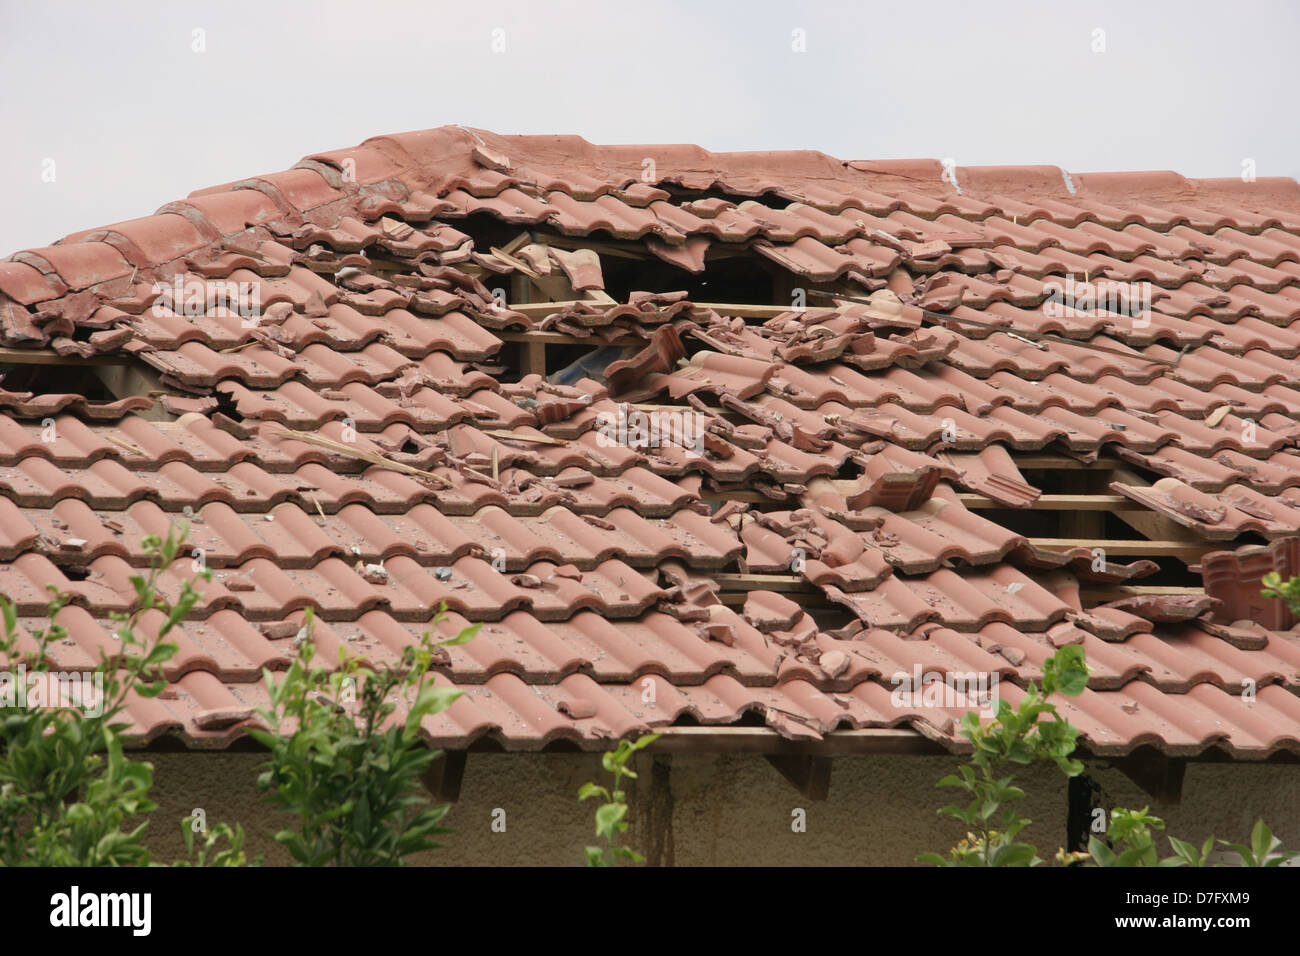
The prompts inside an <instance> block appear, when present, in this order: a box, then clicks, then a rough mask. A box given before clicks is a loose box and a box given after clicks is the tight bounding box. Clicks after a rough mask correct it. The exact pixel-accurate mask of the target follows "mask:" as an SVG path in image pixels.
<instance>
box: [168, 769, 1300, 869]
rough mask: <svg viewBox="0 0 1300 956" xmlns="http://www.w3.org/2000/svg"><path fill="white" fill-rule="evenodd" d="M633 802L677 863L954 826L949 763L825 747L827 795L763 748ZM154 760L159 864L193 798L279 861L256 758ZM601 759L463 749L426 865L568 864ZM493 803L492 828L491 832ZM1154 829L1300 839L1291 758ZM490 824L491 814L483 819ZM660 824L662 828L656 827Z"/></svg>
mask: <svg viewBox="0 0 1300 956" xmlns="http://www.w3.org/2000/svg"><path fill="white" fill-rule="evenodd" d="M638 758H639V763H638V770H639V771H640V772H641V777H640V780H639V781H638V784H637V787H638V789H637V791H636V792H635V794H634V796H633V798H632V808H631V817H632V820H633V828H632V830H631V831H630V832H629V842H630V843H631V845H632V846H633V847H635V848H636V849H638V850H640V851H641V852H643V853H646V854H647V855H651V854H655V855H656V856H657V858H658V859H660V860H664V861H668V860H671V862H673V863H674V864H675V865H678V866H692V865H708V866H816V865H830V864H833V865H848V866H861V865H890V866H900V865H908V864H910V863H911V862H912V861H913V859H914V858H915V856H916V855H917V854H918V853H921V852H924V851H930V850H933V851H942V850H944V849H946V848H947V847H948V846H951V845H952V843H953V842H954V841H955V840H957V839H958V838H959V837H960V836H961V835H962V834H961V830H960V825H959V824H957V823H955V822H953V821H950V820H948V819H946V818H940V817H938V816H937V815H936V813H935V810H936V809H937V808H938V807H940V806H942V805H944V803H946V802H949V801H948V797H949V795H950V793H951V791H944V790H939V789H938V788H936V787H935V786H934V784H935V782H936V781H938V780H939V778H940V777H942V776H944V775H945V774H947V773H950V772H952V771H953V768H954V767H955V766H956V764H957V761H955V760H953V759H952V758H948V757H916V756H888V757H837V758H835V760H834V764H833V772H832V776H831V785H830V797H829V799H827V800H825V801H821V802H811V801H806V800H804V799H803V798H802V797H801V796H800V795H799V793H798V792H797V791H796V790H795V789H794V787H792V786H791V785H790V784H788V783H787V782H786V781H785V780H784V778H782V777H781V776H780V775H779V774H778V773H777V772H776V770H774V769H773V768H772V766H771V765H770V764H769V763H768V762H767V761H766V760H764V759H763V758H762V757H758V756H751V755H736V756H705V755H700V756H683V755H674V756H673V757H672V758H671V769H670V772H669V774H668V783H667V786H665V785H664V781H663V764H662V761H664V760H665V758H663V757H660V758H658V759H659V760H660V761H661V766H660V770H659V785H658V786H657V787H655V786H653V785H652V778H653V777H654V776H655V775H654V773H653V772H652V768H651V758H650V757H649V756H648V755H645V754H640V755H638ZM148 759H149V760H150V761H151V762H152V763H153V764H154V767H155V799H156V800H157V802H158V804H159V810H158V812H157V813H155V814H154V815H153V817H152V822H151V823H150V825H149V831H150V841H149V842H150V845H151V847H152V848H153V850H154V854H155V858H156V859H158V860H171V859H172V858H174V857H176V856H179V855H180V854H181V852H182V848H183V844H182V842H181V831H180V825H179V822H177V821H179V820H180V818H181V817H182V816H188V815H189V814H190V813H191V812H192V811H193V810H194V809H195V808H196V807H200V808H202V809H203V810H204V811H205V812H206V815H207V820H208V823H209V825H211V824H213V823H216V822H218V821H227V822H239V823H242V824H243V826H244V829H245V831H246V832H247V834H248V841H249V849H250V850H251V852H253V853H262V854H264V855H265V856H266V859H267V862H268V863H284V862H287V856H286V855H285V854H283V852H282V851H281V850H280V848H279V847H278V846H277V845H276V844H274V843H273V842H272V840H271V834H272V833H274V832H275V830H276V829H278V828H279V827H280V826H282V825H283V824H282V823H281V822H280V821H279V820H277V819H276V815H275V814H273V813H271V812H269V811H268V810H267V809H265V808H264V807H263V806H262V805H261V804H260V803H259V801H258V794H257V788H256V778H257V767H258V765H259V763H261V761H262V759H263V758H262V757H261V756H260V755H258V754H228V753H186V754H181V753H174V754H173V753H169V754H152V755H150V757H149V758H148ZM1090 773H1091V775H1092V777H1093V779H1095V780H1096V781H1097V782H1098V783H1099V784H1100V785H1101V787H1102V796H1103V800H1104V801H1105V806H1107V807H1108V808H1109V807H1114V806H1130V807H1142V806H1145V805H1148V804H1150V803H1151V802H1152V801H1151V800H1150V798H1149V797H1147V796H1146V795H1145V794H1144V793H1143V792H1142V791H1141V790H1140V789H1138V788H1137V787H1136V786H1135V785H1134V784H1132V783H1131V782H1130V781H1129V780H1128V778H1127V777H1125V776H1123V775H1122V774H1121V773H1120V772H1119V771H1117V770H1114V769H1096V768H1093V769H1091V770H1090ZM601 779H602V774H601V771H600V765H599V759H598V757H596V756H592V755H577V754H545V755H543V754H499V755H498V754H472V755H471V756H470V757H469V762H468V766H467V767H466V771H465V779H464V783H463V786H462V789H461V798H460V801H459V802H458V803H457V804H456V806H455V807H454V808H453V810H452V812H451V813H450V814H449V816H448V823H449V825H451V826H453V827H455V828H456V829H457V830H458V832H457V833H455V834H452V835H450V836H448V837H446V839H445V842H446V846H445V848H444V849H442V850H439V851H436V852H434V853H432V854H429V855H428V859H427V860H425V861H424V862H428V863H432V864H435V865H444V866H446V865H456V864H478V865H488V866H521V865H580V864H581V863H582V847H583V846H584V845H586V844H588V843H595V842H596V841H595V839H594V835H593V830H592V812H593V809H594V807H593V805H592V804H591V803H586V804H580V803H578V801H577V798H576V793H577V790H578V787H580V786H581V785H582V784H583V783H585V782H586V781H588V780H601ZM1017 779H1018V781H1019V782H1020V785H1021V786H1022V787H1023V788H1024V789H1025V790H1026V792H1027V793H1028V797H1027V798H1026V800H1025V801H1024V804H1025V812H1026V814H1027V815H1028V816H1029V817H1031V818H1032V819H1033V820H1034V824H1033V826H1032V827H1031V828H1030V829H1028V830H1027V831H1025V838H1026V839H1027V840H1029V841H1030V842H1033V843H1035V844H1036V845H1037V846H1038V847H1039V851H1040V854H1041V855H1043V856H1044V857H1048V858H1050V856H1051V855H1052V854H1053V853H1054V852H1055V851H1056V849H1057V848H1058V847H1059V846H1061V845H1063V844H1064V842H1065V837H1066V831H1065V827H1066V784H1065V778H1064V777H1063V776H1061V774H1060V772H1059V771H1057V770H1056V768H1055V767H1036V768H1034V769H1032V770H1030V771H1028V772H1025V773H1023V774H1020V775H1019V776H1018V778H1017ZM797 808H802V809H804V810H805V811H806V823H807V828H806V832H803V833H796V832H793V831H792V829H791V822H792V820H793V816H792V813H793V811H794V810H795V809H797ZM496 810H503V811H504V820H505V832H494V831H493V828H492V822H493V819H494V811H496ZM1154 810H1155V812H1156V813H1158V814H1159V815H1160V816H1163V817H1164V818H1165V819H1166V821H1167V822H1168V824H1169V826H1168V829H1167V831H1166V832H1170V833H1173V834H1174V835H1176V836H1179V837H1181V838H1183V839H1188V840H1192V841H1193V842H1197V843H1199V842H1200V841H1201V840H1203V839H1204V838H1205V837H1206V836H1208V835H1209V834H1210V833H1214V834H1215V835H1217V836H1220V837H1227V838H1230V839H1233V840H1244V839H1245V838H1246V837H1247V835H1248V833H1249V831H1250V827H1251V826H1252V824H1253V823H1254V820H1255V819H1256V817H1259V816H1263V817H1264V818H1265V820H1266V821H1267V822H1268V824H1269V825H1270V826H1271V827H1272V828H1273V830H1274V832H1276V833H1277V834H1278V835H1279V836H1280V837H1281V838H1282V840H1283V842H1284V844H1285V845H1286V846H1287V847H1288V848H1293V849H1300V766H1252V765H1250V764H1237V765H1232V764H1191V765H1190V766H1188V768H1187V776H1186V780H1185V782H1184V788H1183V802H1182V804H1181V805H1179V806H1175V807H1155V808H1154ZM496 817H497V819H500V814H497V815H496ZM669 818H670V819H671V826H663V825H661V824H660V823H659V822H658V821H662V820H667V819H669Z"/></svg>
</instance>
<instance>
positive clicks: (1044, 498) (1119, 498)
mask: <svg viewBox="0 0 1300 956" xmlns="http://www.w3.org/2000/svg"><path fill="white" fill-rule="evenodd" d="M957 500H958V501H960V502H961V503H962V504H964V505H965V506H966V507H967V508H971V509H973V510H985V511H986V510H989V509H1003V510H1015V511H1136V510H1139V509H1141V508H1142V507H1143V506H1142V505H1140V504H1138V503H1137V502H1136V501H1134V500H1133V499H1131V498H1126V497H1124V496H1123V495H1040V496H1039V497H1038V500H1037V501H1035V502H1034V503H1033V504H1032V505H1030V506H1029V507H1028V508H1015V509H1012V508H1010V506H1009V505H1005V504H1003V503H1001V502H999V501H994V500H993V499H992V498H989V497H986V496H984V495H976V494H971V493H969V492H959V493H958V495H957Z"/></svg>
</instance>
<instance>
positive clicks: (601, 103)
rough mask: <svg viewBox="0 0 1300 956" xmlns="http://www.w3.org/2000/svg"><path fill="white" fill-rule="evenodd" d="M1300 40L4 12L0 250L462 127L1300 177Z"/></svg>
mask: <svg viewBox="0 0 1300 956" xmlns="http://www.w3.org/2000/svg"><path fill="white" fill-rule="evenodd" d="M196 30H197V31H202V33H200V34H196V33H195V31H196ZM502 31H503V32H502ZM796 31H802V32H801V33H799V32H796ZM1098 31H1102V32H1098ZM494 45H495V46H496V47H497V48H498V49H495V50H494ZM198 46H202V47H203V49H202V50H201V51H196V47H198ZM502 46H504V49H500V47H502ZM800 46H802V47H803V50H802V52H799V51H798V50H797V49H796V48H798V47H800ZM1098 47H1104V50H1101V51H1098V50H1097V49H1096V48H1098ZM1298 48H1300V3H1297V2H1294V0H1291V2H1287V0H1277V2H1268V0H1232V2H1228V3H1225V2H1218V3H1213V2H1200V0H1192V2H1189V0H1175V2H1142V3H1134V2H1132V0H1129V2H1118V3H1107V2H1090V3H1086V4H1084V3H1056V2H1048V0H1039V2H1026V3H1015V2H1003V0H984V2H980V0H956V2H948V0H929V2H925V3H918V2H908V0H891V2H887V3H880V2H865V0H864V2H857V3H832V2H825V3H817V2H810V3H806V4H796V3H790V2H785V3H779V2H755V0H750V2H735V3H724V2H707V0H683V2H661V3H654V2H624V0H597V2H569V0H558V2H547V0H533V2H493V0H474V2H470V3H466V2H463V0H461V2H455V3H447V2H439V0H428V2H423V3H420V2H413V3H395V2H394V3H389V2H384V0H371V2H364V3H358V2H343V0H333V2H330V0H312V2H279V0H258V2H240V0H217V2H207V3H190V2H184V0H174V2H168V3H165V4H163V3H150V2H139V3H127V2H117V3H108V2H58V0H40V2H30V3H29V2H20V0H0V116H3V119H4V129H5V131H6V135H5V144H4V149H3V150H0V255H7V254H8V253H10V252H11V251H17V250H20V249H23V248H30V247H34V246H41V245H45V244H48V243H50V242H52V241H54V240H55V239H58V238H60V237H62V236H64V235H67V234H69V233H71V232H75V231H79V230H82V229H88V228H92V227H97V226H102V225H107V224H110V223H113V222H118V221H121V220H123V219H131V218H135V217H137V216H142V215H147V214H149V213H152V212H153V211H154V210H156V209H157V208H158V207H159V206H161V205H163V204H164V203H166V202H169V201H171V200H173V199H179V198H182V197H184V196H185V195H187V194H188V193H190V192H191V191H193V190H195V189H199V188H202V187H205V186H211V185H216V184H219V183H223V182H228V181H230V180H234V179H241V178H244V177H246V176H251V175H255V174H258V173H269V172H274V171H277V170H280V169H285V168H287V167H289V166H291V165H293V163H295V162H296V161H297V160H299V159H300V158H302V157H303V156H305V155H307V154H309V153H313V152H317V151H320V150H327V149H336V148H341V147H347V146H352V145H355V144H357V143H359V142H361V141H362V140H363V139H366V138H367V137H370V136H375V135H379V134H383V133H395V132H402V131H405V130H410V129H422V128H427V127H433V126H441V125H444V124H448V123H460V124H463V125H466V126H476V127H482V128H485V129H491V130H494V131H496V132H500V133H576V134H578V135H581V136H583V137H585V138H587V139H588V140H591V141H592V142H596V143H681V142H687V143H697V144H699V145H701V146H704V147H706V148H708V149H712V150H735V149H789V148H815V149H820V150H822V151H824V152H827V153H830V154H832V155H834V156H838V157H840V158H841V159H893V158H912V157H933V158H945V157H951V158H953V159H955V160H956V162H957V164H958V165H976V164H984V163H996V164H1033V163H1051V164H1055V165H1058V166H1062V167H1064V168H1065V169H1067V170H1069V171H1072V172H1092V171H1098V170H1131V169H1173V170H1176V171H1178V172H1181V173H1183V174H1184V175H1188V176H1238V175H1240V174H1241V170H1242V162H1243V160H1246V159H1251V160H1254V162H1255V166H1256V170H1257V174H1258V175H1259V176H1279V175H1281V176H1291V177H1296V176H1297V175H1300V148H1298V146H1300V122H1297V119H1298V117H1297V112H1296V109H1295V100H1294V98H1295V95H1296V91H1297V90H1300V56H1298V55H1297V53H1296V50H1297V49H1298ZM51 161H52V164H51ZM51 169H52V172H53V182H47V181H45V180H47V179H49V178H50V171H51ZM43 174H44V175H43Z"/></svg>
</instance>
